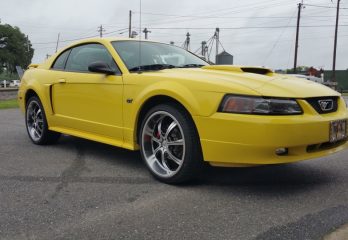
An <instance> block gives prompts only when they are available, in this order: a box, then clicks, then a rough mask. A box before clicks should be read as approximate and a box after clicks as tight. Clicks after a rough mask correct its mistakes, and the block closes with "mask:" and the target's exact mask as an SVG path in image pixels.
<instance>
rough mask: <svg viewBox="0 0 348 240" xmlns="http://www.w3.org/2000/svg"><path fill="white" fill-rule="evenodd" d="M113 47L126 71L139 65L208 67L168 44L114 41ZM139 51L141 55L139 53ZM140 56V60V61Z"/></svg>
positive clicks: (194, 57) (191, 55) (200, 60)
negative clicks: (192, 65)
mask: <svg viewBox="0 0 348 240" xmlns="http://www.w3.org/2000/svg"><path fill="white" fill-rule="evenodd" d="M112 45H113V47H114V48H115V49H116V51H117V53H118V54H119V55H120V57H121V58H122V60H123V62H124V63H125V64H126V66H127V68H128V69H132V68H134V67H136V66H140V65H152V64H170V65H173V66H175V67H183V66H185V65H187V64H198V65H208V63H207V62H205V61H203V60H202V59H200V58H199V57H197V56H195V55H194V54H192V53H190V52H188V51H186V50H184V49H182V48H179V47H176V46H172V45H168V44H163V43H155V42H140V43H139V41H115V42H112ZM139 50H141V53H140V51H139ZM140 56H141V59H140Z"/></svg>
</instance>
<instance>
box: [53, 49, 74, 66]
mask: <svg viewBox="0 0 348 240" xmlns="http://www.w3.org/2000/svg"><path fill="white" fill-rule="evenodd" d="M69 53H70V49H69V50H66V51H65V52H63V53H62V54H60V55H59V57H58V58H56V60H55V62H54V64H53V66H52V68H53V69H57V70H63V69H64V65H65V60H66V58H67V57H68V56H69Z"/></svg>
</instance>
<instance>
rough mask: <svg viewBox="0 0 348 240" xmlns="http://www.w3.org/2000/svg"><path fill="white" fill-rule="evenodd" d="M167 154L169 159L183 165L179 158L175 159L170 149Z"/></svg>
mask: <svg viewBox="0 0 348 240" xmlns="http://www.w3.org/2000/svg"><path fill="white" fill-rule="evenodd" d="M167 154H168V157H169V158H170V159H171V160H173V161H174V162H175V163H176V164H178V165H181V163H182V160H181V159H179V158H177V157H175V156H174V155H173V154H172V153H171V152H170V150H169V149H168V151H167Z"/></svg>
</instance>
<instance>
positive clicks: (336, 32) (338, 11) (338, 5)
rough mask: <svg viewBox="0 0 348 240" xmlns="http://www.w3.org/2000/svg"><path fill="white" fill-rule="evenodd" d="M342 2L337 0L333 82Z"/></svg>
mask: <svg viewBox="0 0 348 240" xmlns="http://www.w3.org/2000/svg"><path fill="white" fill-rule="evenodd" d="M340 2H341V0H337V13H336V27H335V42H334V52H333V63H332V79H331V81H333V82H336V49H337V34H338V18H339V14H340Z"/></svg>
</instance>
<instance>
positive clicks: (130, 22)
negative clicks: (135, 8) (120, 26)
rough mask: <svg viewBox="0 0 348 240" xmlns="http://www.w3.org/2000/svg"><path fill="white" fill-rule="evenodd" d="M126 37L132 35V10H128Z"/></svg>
mask: <svg viewBox="0 0 348 240" xmlns="http://www.w3.org/2000/svg"><path fill="white" fill-rule="evenodd" d="M128 32H129V34H128V37H129V38H131V37H132V10H129V26H128Z"/></svg>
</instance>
